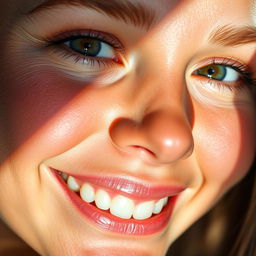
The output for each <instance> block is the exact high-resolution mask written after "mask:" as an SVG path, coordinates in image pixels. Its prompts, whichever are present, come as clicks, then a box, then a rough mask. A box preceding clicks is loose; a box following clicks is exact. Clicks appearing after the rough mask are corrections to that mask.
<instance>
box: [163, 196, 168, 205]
mask: <svg viewBox="0 0 256 256" xmlns="http://www.w3.org/2000/svg"><path fill="white" fill-rule="evenodd" d="M167 203H168V197H165V198H164V206H166V205H167Z"/></svg>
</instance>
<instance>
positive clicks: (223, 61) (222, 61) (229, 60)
mask: <svg viewBox="0 0 256 256" xmlns="http://www.w3.org/2000/svg"><path fill="white" fill-rule="evenodd" d="M209 65H223V66H228V67H231V68H234V69H236V71H238V72H240V73H241V72H244V73H250V69H249V67H248V66H247V65H246V64H244V63H243V62H242V61H239V60H237V59H235V58H233V57H213V58H207V59H203V60H202V61H201V62H200V63H199V64H196V65H195V66H193V70H197V69H200V68H203V67H206V66H209Z"/></svg>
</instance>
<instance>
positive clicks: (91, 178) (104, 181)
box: [51, 168, 185, 200]
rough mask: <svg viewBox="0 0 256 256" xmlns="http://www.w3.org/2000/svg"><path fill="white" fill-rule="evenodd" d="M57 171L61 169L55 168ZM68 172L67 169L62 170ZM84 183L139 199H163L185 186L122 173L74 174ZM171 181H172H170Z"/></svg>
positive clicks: (177, 192)
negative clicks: (156, 181) (147, 179)
mask: <svg viewBox="0 0 256 256" xmlns="http://www.w3.org/2000/svg"><path fill="white" fill-rule="evenodd" d="M51 169H53V168H51ZM53 170H55V171H60V170H56V169H53ZM61 172H64V173H67V172H65V171H61ZM67 174H68V175H70V176H73V177H74V178H75V179H77V180H79V181H80V182H82V183H90V184H92V185H93V184H94V185H96V186H99V187H101V188H105V189H110V190H112V191H114V192H117V193H119V194H124V195H130V196H131V197H134V198H137V199H141V200H143V199H145V200H146V199H147V200H148V199H149V198H150V199H161V198H164V197H170V196H175V195H177V194H179V193H181V192H182V191H183V190H184V189H185V188H184V187H182V186H179V185H175V184H174V182H173V184H169V183H168V184H166V183H164V184H161V182H159V183H155V182H151V181H146V180H142V179H138V178H135V177H130V176H122V175H104V176H103V175H72V174H69V173H67ZM170 183H171V182H170Z"/></svg>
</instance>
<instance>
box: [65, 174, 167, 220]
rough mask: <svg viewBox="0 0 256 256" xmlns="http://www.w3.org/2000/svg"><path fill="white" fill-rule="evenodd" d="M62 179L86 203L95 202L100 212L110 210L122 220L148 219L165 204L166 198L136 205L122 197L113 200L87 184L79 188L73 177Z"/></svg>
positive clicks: (105, 193) (102, 191)
mask: <svg viewBox="0 0 256 256" xmlns="http://www.w3.org/2000/svg"><path fill="white" fill-rule="evenodd" d="M62 178H63V179H64V180H66V181H67V185H68V187H69V188H70V189H71V190H73V191H75V192H79V193H80V197H81V198H82V200H83V201H85V202H87V203H92V202H95V204H96V206H97V207H98V208H99V209H101V210H110V213H111V214H112V215H115V216H117V217H120V218H123V219H130V218H132V217H133V218H134V219H136V220H144V219H147V218H150V217H151V216H152V214H153V213H154V214H158V213H160V212H161V211H162V209H163V207H164V206H165V205H166V204H167V201H168V197H165V198H162V199H160V200H158V201H154V200H152V201H146V202H140V203H138V204H136V203H135V202H134V200H132V199H130V198H128V197H125V196H123V195H117V196H115V197H113V198H111V197H110V195H109V193H108V192H106V191H105V190H103V189H97V190H96V189H94V188H93V187H92V186H91V185H90V184H89V183H85V184H83V185H82V186H80V185H79V184H78V183H77V182H76V180H75V179H74V177H72V176H67V175H66V174H64V173H62Z"/></svg>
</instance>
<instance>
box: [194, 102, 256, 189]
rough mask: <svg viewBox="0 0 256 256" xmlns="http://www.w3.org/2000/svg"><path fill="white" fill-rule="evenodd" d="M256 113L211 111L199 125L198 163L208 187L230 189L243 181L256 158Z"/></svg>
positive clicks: (244, 110) (248, 109)
mask: <svg viewBox="0 0 256 256" xmlns="http://www.w3.org/2000/svg"><path fill="white" fill-rule="evenodd" d="M254 116H255V113H254V111H253V109H250V108H249V107H248V108H247V107H245V108H244V109H236V110H234V109H233V110H225V109H219V110H216V111H214V112H211V111H208V112H207V115H205V114H204V115H203V117H204V118H203V120H201V123H200V124H199V125H198V127H197V128H198V129H197V132H196V136H197V138H198V143H197V148H198V159H199V164H200V168H201V169H202V172H203V176H204V177H205V180H206V182H208V183H209V184H210V183H212V184H215V185H216V186H218V187H221V186H222V187H224V189H225V188H228V187H230V186H232V185H233V184H234V183H236V182H237V181H238V180H239V179H241V178H242V177H243V176H244V175H245V174H246V173H247V170H248V169H249V167H250V165H251V163H252V161H253V159H254V156H255V141H256V136H255V128H256V127H255V126H256V125H255V123H256V121H255V117H254Z"/></svg>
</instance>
